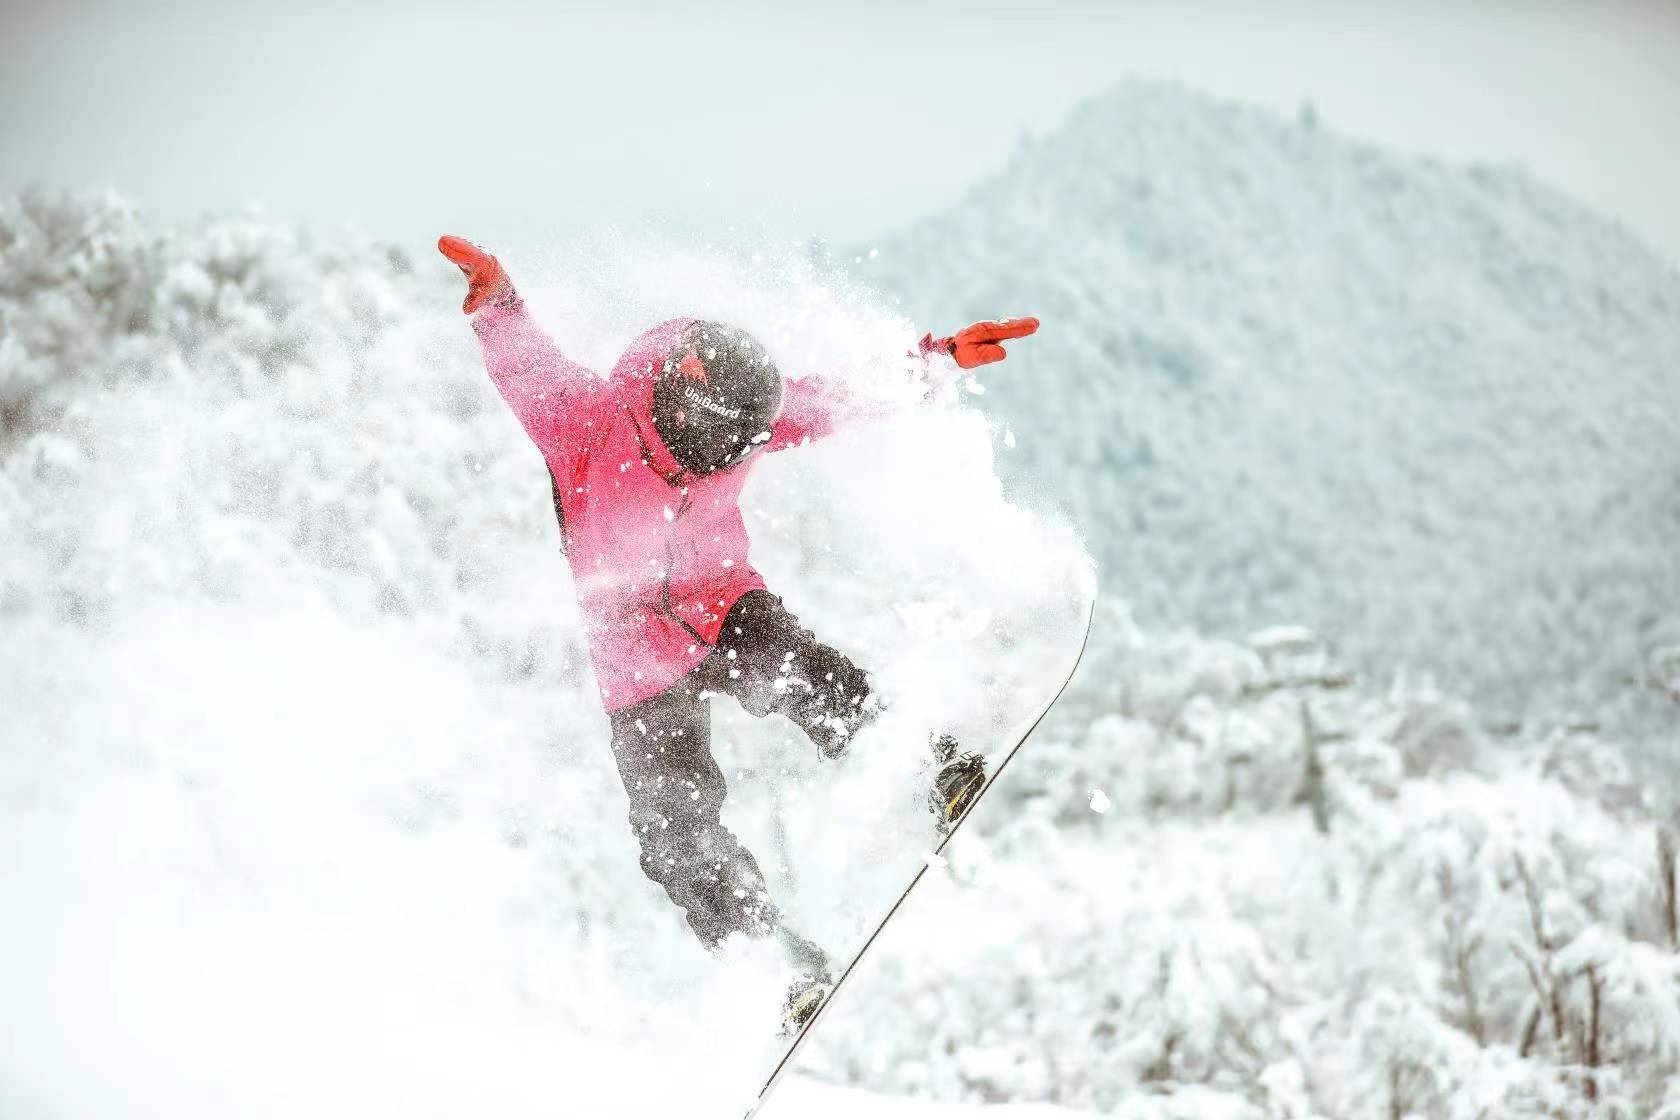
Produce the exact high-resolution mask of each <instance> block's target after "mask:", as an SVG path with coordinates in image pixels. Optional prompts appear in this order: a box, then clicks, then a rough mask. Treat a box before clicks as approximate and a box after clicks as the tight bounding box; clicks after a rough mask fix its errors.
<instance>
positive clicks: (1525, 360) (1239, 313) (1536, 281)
mask: <svg viewBox="0 0 1680 1120" xmlns="http://www.w3.org/2000/svg"><path fill="white" fill-rule="evenodd" d="M870 247H872V248H877V249H878V250H879V252H878V255H873V256H870V255H866V254H865V253H864V252H861V251H860V252H859V253H857V255H856V262H855V264H854V265H853V266H852V268H851V271H852V273H853V274H854V275H856V276H858V277H861V278H862V279H864V280H865V281H867V282H868V283H870V284H872V285H874V286H876V287H878V288H879V289H881V290H883V291H885V292H889V293H891V294H892V295H893V296H894V297H896V298H897V299H898V301H899V302H900V305H901V306H902V307H903V308H904V309H905V310H906V311H908V312H909V313H910V314H911V315H912V317H914V318H916V319H917V320H919V321H927V322H933V323H957V322H961V321H965V320H967V319H969V318H971V317H982V316H986V317H990V316H997V315H1005V314H1024V313H1035V314H1038V315H1040V316H1041V317H1042V318H1043V321H1044V327H1043V329H1042V331H1041V332H1040V334H1039V336H1038V337H1036V338H1034V339H1032V340H1031V341H1030V342H1027V343H1021V344H1018V345H1017V346H1016V347H1015V349H1014V354H1015V357H1014V358H1012V360H1011V361H1010V362H1009V363H1008V364H1007V365H1006V366H1004V367H1001V368H1000V369H999V371H998V372H996V373H995V374H993V373H989V372H988V374H987V375H986V376H985V377H984V378H983V380H984V388H985V395H984V397H982V398H980V400H979V401H978V403H979V406H980V407H981V408H983V409H984V410H986V411H987V412H988V413H989V414H990V415H991V416H992V417H993V418H994V420H995V421H996V422H997V423H998V424H1000V425H1003V426H1007V428H1008V429H1010V430H1011V432H1012V434H1013V436H1014V437H1015V440H1016V444H1015V446H1014V448H1013V450H1007V451H1005V450H1000V454H999V463H1000V469H1001V470H1002V471H1003V472H1004V474H1005V477H1006V478H1009V479H1011V480H1012V481H1014V482H1015V483H1017V484H1019V485H1022V486H1027V487H1031V488H1033V489H1035V490H1037V491H1038V492H1039V493H1040V494H1042V495H1047V496H1053V497H1055V498H1057V499H1063V500H1066V501H1067V502H1068V503H1069V505H1070V506H1071V507H1072V508H1073V510H1074V511H1075V514H1076V520H1077V521H1078V523H1079V524H1081V525H1082V526H1084V527H1085V528H1086V531H1087V532H1088V533H1089V534H1090V536H1091V539H1092V541H1093V546H1094V548H1095V549H1096V551H1097V553H1098V557H1099V559H1100V561H1101V563H1102V566H1103V573H1104V581H1105V587H1106V590H1107V591H1108V592H1109V593H1111V594H1114V595H1117V596H1120V597H1122V598H1123V599H1125V600H1126V601H1127V602H1128V603H1129V604H1131V606H1132V607H1133V609H1134V610H1135V611H1136V613H1137V615H1138V617H1139V620H1140V621H1141V622H1142V623H1143V624H1145V625H1147V626H1150V627H1169V626H1176V625H1189V626H1193V627H1195V628H1196V629H1198V630H1201V631H1203V632H1208V633H1233V634H1242V633H1246V632H1248V631H1249V630H1252V629H1255V628H1257V627H1260V626H1264V625H1269V624H1272V623H1274V622H1278V621H1280V620H1281V621H1299V622H1304V623H1306V624H1308V625H1310V626H1312V627H1314V628H1315V629H1317V630H1319V631H1320V632H1321V633H1324V634H1326V635H1329V636H1330V637H1331V638H1332V640H1333V641H1334V642H1335V643H1336V645H1337V647H1338V648H1339V649H1340V650H1341V651H1343V652H1344V653H1345V654H1346V655H1347V656H1348V657H1349V658H1351V659H1352V660H1353V661H1354V662H1355V663H1356V664H1358V665H1359V666H1361V667H1363V668H1366V669H1369V670H1372V671H1375V672H1376V673H1378V674H1379V676H1382V677H1386V676H1387V675H1388V674H1390V673H1393V672H1395V671H1397V670H1411V671H1413V672H1414V673H1415V672H1420V671H1421V672H1424V673H1429V674H1433V675H1434V676H1435V677H1436V678H1437V679H1439V680H1440V681H1442V682H1443V683H1446V684H1448V685H1449V686H1450V687H1451V688H1452V689H1453V690H1454V691H1457V692H1461V693H1471V694H1474V695H1475V696H1476V697H1477V698H1478V699H1479V700H1481V701H1482V702H1483V704H1484V706H1485V707H1486V708H1487V709H1488V715H1489V716H1490V717H1493V716H1511V717H1514V716H1516V715H1518V714H1519V713H1520V712H1521V711H1522V710H1523V709H1524V708H1525V707H1528V708H1529V709H1530V710H1531V711H1532V713H1533V714H1535V715H1537V716H1539V717H1542V719H1550V718H1555V717H1557V716H1559V715H1560V714H1564V713H1568V712H1570V711H1572V710H1574V711H1590V712H1592V713H1594V714H1595V715H1597V716H1605V715H1606V713H1607V709H1609V708H1611V707H1613V706H1616V705H1631V706H1633V707H1636V708H1638V707H1640V706H1641V705H1643V706H1644V707H1643V710H1642V713H1636V714H1642V715H1643V716H1644V717H1645V723H1646V726H1647V727H1650V726H1652V724H1653V721H1654V725H1655V726H1656V727H1658V728H1662V729H1671V728H1672V721H1671V717H1670V716H1669V715H1668V713H1667V712H1666V710H1664V709H1662V708H1660V707H1656V706H1654V705H1653V704H1652V703H1651V702H1650V701H1649V699H1648V698H1645V699H1640V698H1638V697H1637V696H1634V695H1630V690H1629V688H1628V684H1627V679H1628V678H1629V677H1630V676H1637V675H1639V673H1640V672H1641V667H1642V664H1643V662H1644V660H1645V659H1646V658H1647V657H1648V656H1649V654H1650V652H1651V651H1652V650H1653V649H1656V648H1660V647H1662V646H1663V645H1665V644H1669V643H1673V642H1675V641H1677V640H1680V563H1677V562H1676V559H1675V558H1676V557H1677V556H1680V272H1677V270H1676V269H1675V267H1674V266H1673V264H1672V263H1670V262H1667V261H1664V260H1663V259H1661V258H1660V257H1659V256H1658V255H1657V254H1656V253H1655V252H1653V251H1652V250H1650V249H1649V248H1647V247H1646V246H1645V245H1643V244H1641V243H1640V242H1639V241H1637V240H1636V239H1635V238H1634V237H1632V236H1631V235H1629V234H1628V233H1627V232H1626V231H1624V230H1623V229H1622V228H1620V227H1619V226H1617V225H1616V224H1615V223H1613V222H1611V221H1608V220H1606V219H1604V218H1602V217H1600V216H1598V215H1596V214H1593V213H1591V212H1589V211H1587V210H1586V209H1584V208H1583V207H1581V206H1579V205H1576V204H1575V203H1573V202H1571V201H1569V200H1568V199H1566V198H1564V197H1562V196H1560V195H1559V194H1557V193H1556V192H1554V191H1551V190H1549V189H1547V188H1546V187H1544V186H1543V185H1541V184H1539V183H1537V182H1535V181H1534V180H1533V179H1531V178H1530V177H1528V176H1527V175H1525V174H1524V173H1523V172H1521V171H1519V170H1514V169H1509V168H1494V167H1485V166H1470V167H1455V166H1444V165H1442V164H1439V163H1435V162H1431V161H1427V160H1421V159H1413V158H1407V157H1404V156H1400V155H1396V154H1393V153H1390V152H1387V151H1383V150H1379V149H1377V148H1374V147H1372V146H1369V145H1366V144H1362V143H1358V142H1355V141H1353V140H1349V139H1345V138H1343V137H1340V136H1338V135H1336V134H1335V133H1334V132H1332V131H1329V130H1327V129H1326V128H1324V127H1322V126H1321V125H1320V124H1319V123H1318V121H1317V118H1316V116H1315V115H1314V114H1313V113H1312V112H1311V111H1310V109H1307V110H1303V112H1302V114H1301V115H1300V116H1299V117H1298V118H1297V119H1294V120H1288V119H1284V118H1282V117H1280V116H1278V115H1275V114H1274V113H1271V112H1269V111H1266V110H1263V109H1259V108H1252V107H1245V106H1241V105H1235V104H1227V103H1224V102H1221V101H1216V100H1212V99H1209V98H1207V97H1204V96H1201V95H1198V94H1194V93H1191V92H1187V91H1184V90H1181V89H1178V88H1174V87H1170V86H1162V85H1155V84H1136V83H1134V84H1125V85H1122V86H1119V87H1118V88H1116V89H1115V90H1113V91H1112V92H1111V93H1110V94H1108V95H1107V96H1104V97H1101V98H1099V99H1097V100H1094V101H1091V102H1089V103H1087V104H1085V105H1083V106H1082V107H1081V108H1079V109H1078V111H1077V112H1075V113H1074V114H1073V116H1072V118H1071V119H1070V120H1068V121H1067V122H1066V123H1065V124H1064V125H1062V126H1061V127H1059V128H1058V129H1056V130H1055V131H1053V132H1051V133H1050V134H1048V135H1046V136H1044V137H1043V138H1042V139H1038V140H1033V141H1028V142H1023V143H1022V145H1021V147H1020V149H1019V150H1018V151H1017V153H1016V154H1015V155H1014V157H1013V158H1012V160H1011V161H1010V162H1009V164H1008V166H1007V167H1005V168H1004V169H1003V170H1002V171H1001V172H1000V173H999V174H997V175H996V176H994V177H992V178H990V179H988V180H986V181H984V182H982V183H980V184H978V185H976V186H975V187H974V188H973V189H972V190H970V191H969V192H968V194H967V195H966V196H965V197H964V198H963V199H962V200H961V201H960V202H959V203H958V204H956V205H955V206H953V207H952V208H951V209H950V210H949V211H947V212H945V213H942V214H938V215H935V216H933V217H930V218H927V219H925V220H922V221H919V222H917V223H915V224H914V225H912V226H910V227H909V228H907V229H905V230H904V231H902V232H901V233H899V234H897V235H895V236H891V237H888V238H886V239H884V240H882V241H879V242H876V243H873V244H872V246H870ZM1670 733H1671V732H1670Z"/></svg>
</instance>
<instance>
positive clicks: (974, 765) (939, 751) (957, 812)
mask: <svg viewBox="0 0 1680 1120" xmlns="http://www.w3.org/2000/svg"><path fill="white" fill-rule="evenodd" d="M933 764H934V766H935V767H936V769H935V771H934V775H933V788H932V789H931V790H929V791H928V805H929V806H930V807H931V808H932V809H933V815H934V817H935V818H936V819H937V820H938V821H939V832H940V835H942V836H943V835H945V834H947V833H949V832H950V831H951V829H953V828H955V827H956V824H957V822H958V821H960V820H962V817H963V814H964V813H966V812H968V808H969V806H970V805H973V804H974V799H975V798H976V797H978V796H980V791H981V790H982V789H984V788H985V787H986V760H985V759H983V758H981V757H980V756H979V755H977V754H967V753H965V752H963V751H961V750H959V749H958V746H957V741H956V740H955V739H954V738H952V737H951V736H949V735H941V736H939V737H938V738H936V739H935V740H934V741H933Z"/></svg>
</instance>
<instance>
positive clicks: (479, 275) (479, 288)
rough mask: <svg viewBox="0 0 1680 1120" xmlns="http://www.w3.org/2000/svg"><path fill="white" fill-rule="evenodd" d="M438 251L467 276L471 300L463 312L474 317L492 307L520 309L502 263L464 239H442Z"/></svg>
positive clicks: (462, 308)
mask: <svg viewBox="0 0 1680 1120" xmlns="http://www.w3.org/2000/svg"><path fill="white" fill-rule="evenodd" d="M438 252H440V253H442V254H443V255H444V256H446V257H448V258H449V259H450V260H452V261H454V262H455V264H456V266H457V267H458V268H460V270H461V271H462V272H463V273H465V274H466V277H467V298H466V300H465V301H464V302H463V303H462V304H461V310H462V311H465V312H466V313H467V314H468V315H471V314H472V313H473V312H474V311H477V310H478V309H479V308H481V307H483V306H484V305H485V304H489V305H490V306H491V307H505V308H514V307H518V306H519V293H518V292H516V291H514V290H513V281H512V280H509V279H508V274H507V271H506V270H505V269H504V268H502V262H501V261H499V260H497V259H496V258H495V257H492V256H491V255H490V254H489V253H486V252H485V251H484V250H483V249H480V248H479V247H478V246H477V245H474V244H473V243H472V242H471V241H468V240H466V239H465V238H462V237H448V236H445V237H440V238H438Z"/></svg>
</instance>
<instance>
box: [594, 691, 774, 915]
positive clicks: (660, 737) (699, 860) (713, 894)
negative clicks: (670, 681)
mask: <svg viewBox="0 0 1680 1120" xmlns="http://www.w3.org/2000/svg"><path fill="white" fill-rule="evenodd" d="M612 732H613V738H612V746H613V756H614V758H615V759H616V760H617V763H618V772H619V777H620V778H621V779H622V780H623V782H624V792H625V794H626V796H627V797H628V798H629V802H630V814H629V817H630V828H631V831H632V832H633V833H634V834H635V837H636V843H637V844H638V845H639V846H640V848H641V860H640V862H641V867H642V872H643V874H645V875H646V876H647V877H648V878H649V879H652V880H653V881H654V882H656V883H658V884H659V885H660V886H662V887H664V888H665V893H666V894H667V895H669V896H670V898H671V901H672V902H673V903H675V904H676V905H677V906H680V907H682V909H683V910H684V912H685V914H686V916H687V919H688V924H689V926H690V928H692V929H693V930H694V933H695V935H696V936H697V937H699V938H700V940H701V941H702V942H704V943H705V944H707V945H715V944H716V943H717V942H719V941H721V940H722V939H723V938H725V937H727V936H728V935H729V934H731V933H736V932H744V933H747V934H749V935H752V936H764V935H766V934H769V933H770V932H772V931H773V930H774V929H775V928H776V925H777V914H776V911H775V908H774V907H773V906H772V905H771V903H770V897H769V891H768V888H767V886H766V884H765V881H764V875H763V873H762V872H760V871H759V868H758V862H757V861H756V860H755V859H754V858H753V855H752V853H751V852H749V851H747V849H746V848H745V847H743V846H742V845H741V842H740V841H739V840H738V839H737V838H736V836H735V834H734V833H733V832H731V831H730V830H729V829H727V828H725V827H724V825H723V822H722V820H721V819H720V813H721V811H722V808H723V799H724V796H725V794H726V793H727V792H728V790H727V786H726V785H725V783H724V778H723V771H722V770H720V769H719V768H718V765H717V761H716V760H715V759H713V757H712V752H711V719H710V713H709V712H708V711H707V707H706V701H704V700H702V699H700V698H699V696H698V689H697V688H696V687H694V686H693V685H692V682H679V683H678V684H676V685H674V686H673V687H672V688H671V689H670V690H668V691H667V692H665V693H662V694H661V695H659V696H655V697H653V698H652V699H650V700H645V701H643V702H642V703H640V704H635V705H632V706H631V707H629V708H625V709H623V710H622V711H619V712H615V713H613V715H612Z"/></svg>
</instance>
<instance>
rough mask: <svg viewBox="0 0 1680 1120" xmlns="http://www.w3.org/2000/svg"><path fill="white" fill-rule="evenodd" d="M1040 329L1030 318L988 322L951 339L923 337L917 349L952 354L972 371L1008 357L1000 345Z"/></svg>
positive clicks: (962, 365)
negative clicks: (1006, 340) (1007, 340)
mask: <svg viewBox="0 0 1680 1120" xmlns="http://www.w3.org/2000/svg"><path fill="white" fill-rule="evenodd" d="M1037 329H1038V320H1037V319H1035V318H1033V317H1032V316H1031V315H1027V316H1024V317H1022V318H1020V319H987V320H985V321H984V322H980V323H975V324H974V325H973V326H968V327H964V328H963V329H962V330H960V331H958V332H957V333H956V334H954V335H952V336H951V337H949V338H934V337H933V333H932V332H931V331H930V332H929V333H927V334H925V335H923V336H922V341H921V342H920V343H918V344H917V345H918V348H919V349H920V350H921V352H922V353H923V354H935V353H939V354H949V355H951V357H953V358H955V359H956V361H957V365H958V366H959V367H961V368H962V369H973V368H974V367H975V366H983V365H986V364H988V363H990V362H1001V361H1003V359H1004V358H1006V357H1008V355H1007V354H1006V353H1004V349H1003V347H1002V346H999V345H998V343H1000V342H1002V341H1004V340H1005V339H1010V338H1025V337H1027V336H1028V335H1029V334H1032V333H1033V332H1034V331H1036V330H1037Z"/></svg>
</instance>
